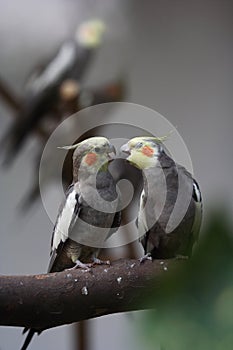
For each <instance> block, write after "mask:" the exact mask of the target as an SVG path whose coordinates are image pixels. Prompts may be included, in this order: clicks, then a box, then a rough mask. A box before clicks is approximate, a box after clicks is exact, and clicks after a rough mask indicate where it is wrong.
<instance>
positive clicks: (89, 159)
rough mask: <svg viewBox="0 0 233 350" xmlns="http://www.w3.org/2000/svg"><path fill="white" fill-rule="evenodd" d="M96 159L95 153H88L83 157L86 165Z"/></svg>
mask: <svg viewBox="0 0 233 350" xmlns="http://www.w3.org/2000/svg"><path fill="white" fill-rule="evenodd" d="M96 160H97V155H96V154H95V153H88V154H87V155H86V157H85V163H87V165H92V164H94V163H95V162H96Z"/></svg>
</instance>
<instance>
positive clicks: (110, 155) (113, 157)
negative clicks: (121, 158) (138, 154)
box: [108, 144, 116, 160]
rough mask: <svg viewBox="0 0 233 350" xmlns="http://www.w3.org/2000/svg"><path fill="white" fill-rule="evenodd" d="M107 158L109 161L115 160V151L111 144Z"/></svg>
mask: <svg viewBox="0 0 233 350" xmlns="http://www.w3.org/2000/svg"><path fill="white" fill-rule="evenodd" d="M108 158H109V159H110V160H113V159H115V158H116V149H115V147H114V146H113V145H112V144H111V145H110V147H109V151H108Z"/></svg>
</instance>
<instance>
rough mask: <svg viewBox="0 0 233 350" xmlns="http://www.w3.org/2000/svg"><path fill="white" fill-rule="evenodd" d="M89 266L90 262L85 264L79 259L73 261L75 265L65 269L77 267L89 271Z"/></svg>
mask: <svg viewBox="0 0 233 350" xmlns="http://www.w3.org/2000/svg"><path fill="white" fill-rule="evenodd" d="M91 267H92V264H85V263H82V262H81V261H80V260H77V261H76V262H75V265H74V266H73V267H70V268H69V269H66V271H72V270H76V269H79V268H81V269H84V270H86V271H90V270H91Z"/></svg>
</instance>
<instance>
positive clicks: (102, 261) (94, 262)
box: [93, 258, 111, 266]
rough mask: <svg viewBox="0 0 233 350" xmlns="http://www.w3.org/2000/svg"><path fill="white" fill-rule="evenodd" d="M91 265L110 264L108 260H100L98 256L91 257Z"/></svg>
mask: <svg viewBox="0 0 233 350" xmlns="http://www.w3.org/2000/svg"><path fill="white" fill-rule="evenodd" d="M93 265H108V266H110V265H111V263H110V260H100V259H98V258H93Z"/></svg>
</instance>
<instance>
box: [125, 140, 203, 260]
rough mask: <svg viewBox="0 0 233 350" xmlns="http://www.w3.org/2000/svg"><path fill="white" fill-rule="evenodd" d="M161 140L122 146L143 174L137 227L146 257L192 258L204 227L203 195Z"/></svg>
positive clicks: (130, 160) (130, 143) (142, 141)
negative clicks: (176, 209) (202, 226)
mask: <svg viewBox="0 0 233 350" xmlns="http://www.w3.org/2000/svg"><path fill="white" fill-rule="evenodd" d="M161 139H162V138H161ZM161 139H159V138H153V137H148V136H147V137H135V138H133V139H131V140H130V141H129V142H128V143H126V144H125V145H123V146H122V147H121V150H122V151H123V152H125V153H127V154H128V157H127V160H128V162H130V163H131V164H132V165H134V166H136V167H137V168H139V169H141V170H142V173H143V180H144V181H143V191H142V193H141V198H140V203H139V211H138V218H137V226H138V231H139V235H140V237H141V239H140V240H141V243H142V245H143V248H144V251H145V254H146V255H145V257H144V258H145V259H146V258H147V257H148V256H151V257H152V258H153V259H156V258H157V259H167V258H174V257H177V256H182V257H190V255H191V253H192V248H193V244H194V243H195V242H196V240H197V238H198V235H199V231H200V226H201V219H202V198H201V192H200V189H199V186H198V184H197V182H196V181H195V180H194V179H193V177H192V175H191V174H190V173H189V172H188V171H187V170H186V169H185V168H184V167H182V166H180V165H179V164H177V163H175V162H174V160H173V159H172V158H170V157H169V156H168V155H167V153H165V151H164V147H163V145H162V142H161ZM179 191H180V193H182V195H181V196H180V197H178V195H179ZM189 194H190V200H189V201H188V202H187V203H186V204H187V206H186V204H184V203H185V200H186V198H187V199H189ZM175 206H177V208H179V212H178V213H177V212H175V210H174V209H175ZM182 206H184V208H182ZM182 211H184V212H183V215H182V217H180V218H179V215H180V214H181V212H182ZM174 213H175V215H174ZM172 215H173V216H172ZM177 217H178V219H179V222H178V223H177Z"/></svg>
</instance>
